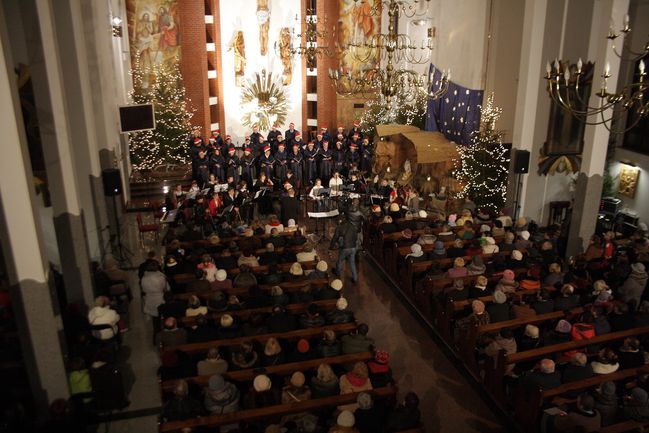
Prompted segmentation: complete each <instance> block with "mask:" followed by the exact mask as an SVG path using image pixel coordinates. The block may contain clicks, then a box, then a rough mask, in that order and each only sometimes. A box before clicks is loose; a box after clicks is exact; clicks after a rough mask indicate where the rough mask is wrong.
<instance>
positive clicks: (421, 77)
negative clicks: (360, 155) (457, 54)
mask: <svg viewBox="0 0 649 433" xmlns="http://www.w3.org/2000/svg"><path fill="white" fill-rule="evenodd" d="M367 1H368V0H354V2H355V3H358V4H363V3H365V2H367ZM429 2H430V0H410V1H408V0H376V1H375V2H374V3H373V4H371V5H370V4H368V6H370V7H369V10H366V11H365V12H364V14H365V15H366V16H367V17H376V16H381V14H382V11H383V8H386V10H387V15H388V32H387V33H376V34H374V35H372V36H370V37H369V38H367V39H356V40H352V41H350V42H348V43H347V45H346V46H345V47H342V48H343V49H344V51H345V52H346V53H347V54H348V55H349V56H350V57H351V58H352V59H353V60H354V61H355V62H357V63H358V64H365V65H367V64H368V63H369V62H371V61H372V59H373V58H376V59H377V62H376V63H377V64H376V66H374V67H361V68H359V69H357V70H354V71H351V70H349V69H346V68H345V67H339V68H338V69H329V78H330V79H331V80H332V84H333V86H334V87H335V89H336V93H337V94H339V95H343V96H362V97H368V96H374V97H377V98H378V99H380V100H382V101H385V103H386V104H387V105H392V104H393V102H394V100H395V97H396V96H397V95H398V97H399V102H400V103H401V102H413V101H415V100H416V99H417V98H418V97H419V96H420V95H422V94H423V93H426V94H427V96H428V98H430V99H437V98H439V97H440V96H442V95H444V94H445V93H446V91H447V90H448V83H449V80H450V77H451V73H450V70H449V71H442V73H441V75H439V74H435V73H431V74H430V75H428V74H422V73H420V72H416V71H414V70H412V69H407V68H406V67H405V66H404V63H407V64H425V63H430V61H431V57H432V50H433V48H434V46H433V42H434V37H435V29H434V27H429V28H428V29H427V37H426V38H425V39H424V40H422V41H420V42H419V43H416V42H415V41H413V40H412V39H411V38H410V36H408V35H407V34H404V33H398V32H397V22H398V20H399V18H400V17H402V16H405V17H407V18H413V17H417V16H423V15H425V14H426V11H427V8H428V4H429ZM421 5H425V7H424V8H423V12H422V11H421V9H422V8H421V7H420V6H421ZM417 21H419V22H420V23H425V22H426V20H417Z"/></svg>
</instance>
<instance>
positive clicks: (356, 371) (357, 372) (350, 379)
mask: <svg viewBox="0 0 649 433" xmlns="http://www.w3.org/2000/svg"><path fill="white" fill-rule="evenodd" d="M372 388H373V386H372V382H371V381H370V379H369V372H368V370H367V365H365V363H363V362H357V363H355V364H354V367H353V368H352V370H351V371H350V372H348V373H346V374H343V375H342V376H340V394H341V395H344V394H351V393H353V392H361V391H367V390H370V389H372ZM357 407H358V404H356V403H351V404H346V405H342V406H338V409H339V410H341V411H344V410H348V411H351V412H354V411H355V410H356V408H357Z"/></svg>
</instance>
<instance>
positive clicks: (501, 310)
mask: <svg viewBox="0 0 649 433" xmlns="http://www.w3.org/2000/svg"><path fill="white" fill-rule="evenodd" d="M487 313H489V318H490V319H491V323H495V322H504V321H505V320H510V319H511V318H512V316H511V308H510V307H509V304H507V303H505V304H496V303H495V302H492V303H490V304H489V305H487Z"/></svg>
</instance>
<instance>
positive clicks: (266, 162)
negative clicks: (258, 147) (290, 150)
mask: <svg viewBox="0 0 649 433" xmlns="http://www.w3.org/2000/svg"><path fill="white" fill-rule="evenodd" d="M263 151H264V153H263V155H261V156H260V157H259V167H260V169H261V172H262V173H264V174H265V175H266V177H267V178H272V177H273V174H274V173H273V165H275V158H274V157H273V155H271V154H270V146H268V145H266V146H264V148H263Z"/></svg>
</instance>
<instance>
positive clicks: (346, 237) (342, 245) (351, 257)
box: [329, 218, 358, 284]
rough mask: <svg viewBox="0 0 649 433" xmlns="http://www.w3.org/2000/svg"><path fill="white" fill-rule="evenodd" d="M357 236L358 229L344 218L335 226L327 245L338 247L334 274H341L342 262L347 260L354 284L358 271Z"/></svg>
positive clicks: (331, 247) (332, 247)
mask: <svg viewBox="0 0 649 433" xmlns="http://www.w3.org/2000/svg"><path fill="white" fill-rule="evenodd" d="M357 237H358V229H357V228H356V227H355V226H354V224H352V223H351V222H350V221H349V219H348V218H345V219H344V220H343V221H341V222H340V223H339V224H338V226H337V227H336V231H335V232H334V235H333V236H332V238H331V244H330V245H329V249H331V250H333V249H335V248H336V246H338V248H339V251H338V260H337V261H336V269H334V270H333V273H334V275H336V276H337V277H340V276H341V275H342V274H343V271H344V269H343V263H344V262H345V260H347V261H348V262H349V270H350V271H351V274H352V282H353V283H354V284H356V283H357V282H358V273H357V272H356V251H357V247H356V241H357Z"/></svg>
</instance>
